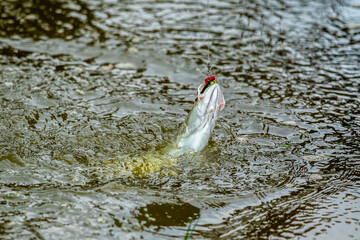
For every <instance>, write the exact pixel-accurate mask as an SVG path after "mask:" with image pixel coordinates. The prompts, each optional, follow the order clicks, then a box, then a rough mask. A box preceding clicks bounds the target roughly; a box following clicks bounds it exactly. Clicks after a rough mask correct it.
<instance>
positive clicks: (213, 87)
mask: <svg viewBox="0 0 360 240" xmlns="http://www.w3.org/2000/svg"><path fill="white" fill-rule="evenodd" d="M224 107H225V99H224V95H223V94H222V92H221V89H220V86H219V84H217V83H216V82H212V83H203V84H201V85H200V86H199V87H198V95H197V109H198V113H199V114H200V115H201V116H203V117H205V118H211V117H213V118H214V117H215V118H216V117H217V113H218V112H219V111H221V110H223V109H224Z"/></svg>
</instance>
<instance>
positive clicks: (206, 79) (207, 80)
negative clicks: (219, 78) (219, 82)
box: [205, 76, 215, 85]
mask: <svg viewBox="0 0 360 240" xmlns="http://www.w3.org/2000/svg"><path fill="white" fill-rule="evenodd" d="M213 80H215V76H210V77H208V78H205V85H207V84H208V83H209V82H211V81H213Z"/></svg>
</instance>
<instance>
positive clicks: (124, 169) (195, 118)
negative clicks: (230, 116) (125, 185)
mask: <svg viewBox="0 0 360 240" xmlns="http://www.w3.org/2000/svg"><path fill="white" fill-rule="evenodd" d="M224 107H225V99H224V95H223V94H222V92H221V89H220V86H219V84H218V83H217V80H216V78H215V77H214V76H211V77H208V78H206V79H205V83H203V84H201V85H200V86H199V87H198V89H197V98H196V99H195V101H194V106H193V107H192V109H191V111H190V112H189V114H188V116H187V118H186V120H185V121H184V122H183V123H182V124H181V125H180V127H179V130H178V132H177V134H176V135H175V137H174V138H173V140H172V141H170V143H167V144H165V147H163V148H161V149H159V150H158V151H148V152H147V153H145V154H143V155H140V156H137V155H136V156H131V157H130V156H129V157H126V158H124V159H122V160H121V161H119V160H118V159H111V160H108V161H106V162H105V164H106V165H107V166H108V167H109V168H107V169H108V170H109V172H108V173H106V175H107V176H108V177H110V176H113V175H118V174H134V175H138V176H141V175H144V174H147V173H153V172H157V171H160V170H161V169H166V167H170V166H173V165H174V164H176V163H177V158H178V157H180V156H181V155H183V154H185V153H193V152H200V151H201V150H203V149H204V148H205V146H206V145H207V144H208V142H209V139H210V137H211V133H212V132H213V130H214V127H215V122H216V119H217V118H218V115H219V112H220V111H221V110H223V109H224ZM170 173H171V174H176V172H174V171H171V172H170Z"/></svg>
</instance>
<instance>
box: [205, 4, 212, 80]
mask: <svg viewBox="0 0 360 240" xmlns="http://www.w3.org/2000/svg"><path fill="white" fill-rule="evenodd" d="M206 16H207V42H208V63H207V71H208V76H211V75H212V74H211V62H210V21H209V0H207V4H206Z"/></svg>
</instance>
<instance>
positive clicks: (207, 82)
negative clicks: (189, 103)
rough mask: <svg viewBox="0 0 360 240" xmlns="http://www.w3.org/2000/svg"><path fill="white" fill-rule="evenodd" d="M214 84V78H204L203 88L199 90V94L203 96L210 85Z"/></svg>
mask: <svg viewBox="0 0 360 240" xmlns="http://www.w3.org/2000/svg"><path fill="white" fill-rule="evenodd" d="M216 82H217V80H216V77H215V76H210V77H208V78H205V87H204V88H203V89H202V90H201V93H200V94H203V93H204V92H205V90H206V89H207V88H208V87H209V86H210V85H213V84H214V83H216Z"/></svg>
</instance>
